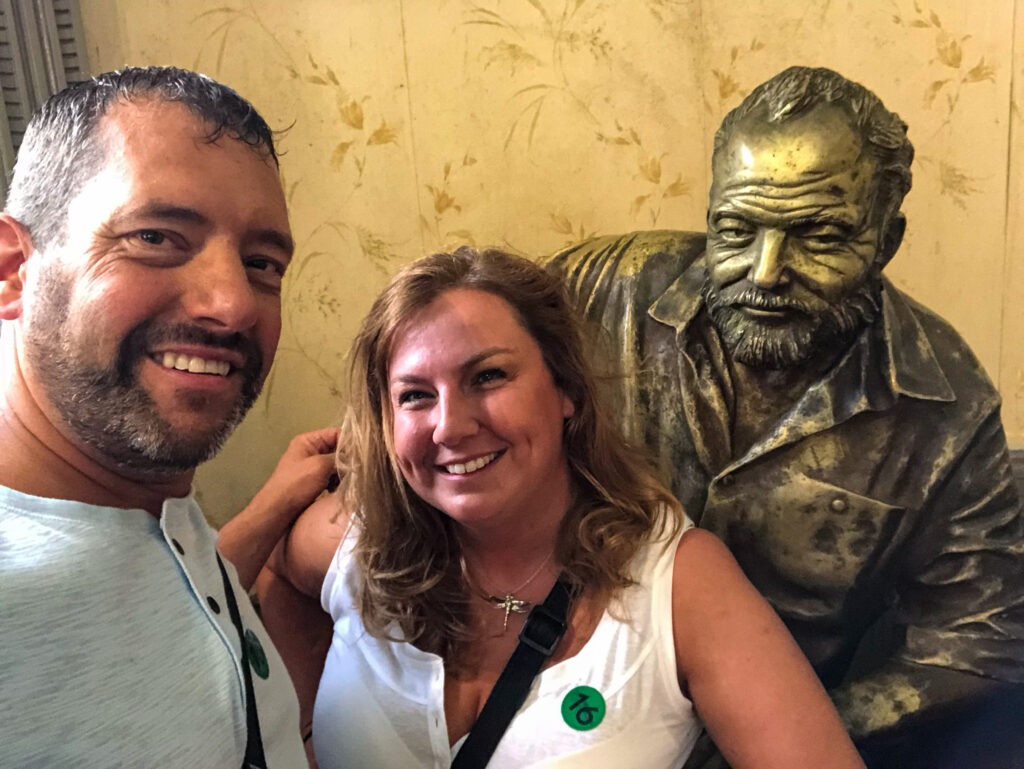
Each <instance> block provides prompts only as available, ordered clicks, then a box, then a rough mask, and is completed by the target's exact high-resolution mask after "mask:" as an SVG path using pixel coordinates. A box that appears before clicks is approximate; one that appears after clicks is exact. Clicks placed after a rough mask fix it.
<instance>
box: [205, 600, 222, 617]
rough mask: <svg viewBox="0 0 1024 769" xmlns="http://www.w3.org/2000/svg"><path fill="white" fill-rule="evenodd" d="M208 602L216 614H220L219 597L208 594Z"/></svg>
mask: <svg viewBox="0 0 1024 769" xmlns="http://www.w3.org/2000/svg"><path fill="white" fill-rule="evenodd" d="M206 602H207V603H208V604H210V608H211V609H213V613H214V614H220V604H219V603H217V599H216V598H214V597H213V596H212V595H208V596H206Z"/></svg>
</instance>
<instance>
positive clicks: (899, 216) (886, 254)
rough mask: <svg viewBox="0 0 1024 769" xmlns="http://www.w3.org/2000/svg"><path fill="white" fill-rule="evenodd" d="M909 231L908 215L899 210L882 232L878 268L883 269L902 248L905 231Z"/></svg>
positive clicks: (877, 261) (877, 260) (890, 218)
mask: <svg viewBox="0 0 1024 769" xmlns="http://www.w3.org/2000/svg"><path fill="white" fill-rule="evenodd" d="M906 231H907V217H906V216H904V215H903V212H902V211H897V212H896V213H895V214H893V215H892V216H891V217H889V221H888V222H887V223H886V226H885V232H883V233H882V237H881V238H880V239H879V243H878V256H877V257H876V259H875V263H876V264H877V265H878V269H879V270H881V269H883V268H884V267H885V266H886V265H887V264H888V263H889V260H890V259H892V258H893V256H895V254H896V252H897V251H898V250H899V248H900V244H901V243H902V242H903V233H904V232H906Z"/></svg>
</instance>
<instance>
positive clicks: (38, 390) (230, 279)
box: [0, 68, 332, 769]
mask: <svg viewBox="0 0 1024 769" xmlns="http://www.w3.org/2000/svg"><path fill="white" fill-rule="evenodd" d="M292 250H293V246H292V238H291V234H290V230H289V225H288V216H287V212H286V208H285V200H284V195H283V193H282V189H281V183H280V179H279V174H278V167H277V157H276V154H275V150H274V144H273V137H272V135H271V132H270V129H269V128H268V127H267V124H266V123H265V122H264V120H263V118H262V117H260V116H259V115H258V114H257V113H256V111H255V110H254V109H253V108H252V106H251V105H250V104H249V103H248V102H246V101H245V100H244V99H242V98H241V97H240V96H239V95H238V94H237V93H235V92H234V91H232V90H231V89H229V88H227V87H225V86H223V85H220V84H218V83H216V82H214V81H212V80H210V79H209V78H206V77H204V76H202V75H197V74H195V73H191V72H185V71H182V70H178V69H171V68H150V69H129V70H125V71H123V72H113V73H107V74H104V75H100V76H99V77H97V78H95V79H94V80H92V81H90V82H87V83H82V84H78V85H74V86H71V87H69V88H68V89H66V90H64V91H62V92H61V93H58V94H57V95H55V96H54V97H52V98H51V99H50V100H49V101H47V103H46V104H45V105H43V107H42V108H41V109H40V111H39V112H38V114H36V115H35V116H34V118H33V120H32V123H31V125H30V126H29V129H28V131H27V133H26V134H25V140H24V144H23V145H22V147H21V150H20V153H19V157H18V162H17V166H16V168H15V171H14V176H13V180H12V182H11V189H10V194H9V197H8V210H7V212H6V213H4V214H3V215H2V216H0V320H3V329H2V330H3V334H2V340H0V370H2V372H3V380H4V381H3V391H2V395H0V446H2V447H3V449H2V451H0V595H2V601H0V692H2V700H3V717H2V718H0V765H2V766H10V767H15V766H17V767H28V766H39V767H43V766H46V767H51V766H52V767H57V766H74V767H114V766H123V767H139V766H160V767H183V768H185V767H188V768H189V769H194V767H228V766H235V767H237V766H239V765H241V764H242V763H243V759H244V760H245V762H246V764H245V765H247V766H248V765H254V766H262V765H263V764H262V763H260V761H261V758H260V754H261V753H263V754H264V755H265V760H266V762H267V763H266V765H268V766H270V767H285V768H291V767H300V766H305V765H306V762H305V756H304V752H303V747H302V741H301V738H300V735H299V729H298V718H299V716H298V710H297V705H296V698H295V694H294V690H293V689H292V686H291V683H290V682H289V680H288V676H287V673H286V672H285V670H284V667H283V665H282V663H281V660H280V658H279V656H278V655H277V653H276V652H275V650H274V649H273V647H272V646H271V644H270V642H269V640H268V639H267V636H266V635H265V631H264V630H263V627H262V625H261V624H260V621H259V619H258V618H257V617H256V615H255V613H254V611H253V609H252V606H251V604H250V603H249V601H248V600H247V599H246V596H245V592H244V590H243V589H242V586H241V585H239V583H238V580H237V578H236V577H235V573H234V569H233V568H231V567H230V566H227V568H226V569H225V568H224V566H223V565H222V563H221V561H220V558H219V556H218V555H217V552H216V549H215V540H216V537H215V534H214V532H213V531H212V530H211V529H210V528H209V527H208V526H207V525H206V523H205V522H204V520H203V516H202V514H201V512H200V511H199V508H198V506H197V505H196V503H195V501H194V500H193V499H192V498H191V497H190V496H189V494H190V486H191V481H192V476H193V472H194V469H195V467H196V466H197V465H198V464H199V463H200V462H202V461H204V460H206V459H208V458H209V457H210V456H212V455H213V454H214V453H215V452H216V451H217V449H218V448H219V446H220V445H221V443H222V442H223V441H224V439H225V438H226V437H227V435H228V434H229V433H230V432H231V430H232V429H233V427H234V426H235V425H236V424H237V423H238V422H239V421H240V420H241V418H242V416H243V415H244V414H245V412H246V410H247V409H248V408H249V407H250V406H251V405H252V402H253V400H254V399H255V398H256V396H257V394H258V392H259V390H260V387H261V385H262V382H263V380H264V377H265V376H266V374H267V371H268V370H269V367H270V364H271V361H272V360H273V357H274V352H275V349H276V346H277V342H278V336H279V333H280V323H281V313H280V287H281V279H282V276H283V275H284V272H285V269H286V268H287V266H288V263H289V261H290V259H291V255H292ZM322 438H323V440H322V444H323V445H319V446H317V445H314V446H313V447H312V448H309V450H308V451H305V452H304V454H305V455H308V456H309V457H310V458H311V461H313V462H314V464H315V465H316V468H317V469H316V471H315V472H314V473H313V474H314V475H317V474H319V475H318V478H317V479H316V482H315V483H314V485H316V483H319V484H320V486H319V488H322V484H323V482H324V481H325V480H326V477H327V473H329V470H330V464H331V462H330V450H331V446H330V445H329V444H330V443H331V440H332V438H331V433H330V431H328V432H326V433H325V434H324V435H323V436H322ZM314 443H315V442H314ZM289 451H290V452H292V450H291V449H290V450H289ZM292 453H294V452H292ZM300 453H303V452H300ZM321 453H322V454H323V456H320V454H321ZM296 461H298V459H297V460H296ZM314 495H315V494H314ZM310 498H312V496H310ZM308 501H309V500H308V499H305V500H302V501H301V503H300V506H299V507H297V508H296V510H295V512H296V513H297V512H298V511H299V510H301V509H302V507H304V506H305V504H306V503H308ZM257 513H258V511H252V512H251V513H250V514H252V515H256V514H257ZM257 517H258V516H257ZM278 535H279V533H278ZM270 539H271V540H272V541H275V540H276V537H275V536H271V537H270ZM243 639H244V643H243Z"/></svg>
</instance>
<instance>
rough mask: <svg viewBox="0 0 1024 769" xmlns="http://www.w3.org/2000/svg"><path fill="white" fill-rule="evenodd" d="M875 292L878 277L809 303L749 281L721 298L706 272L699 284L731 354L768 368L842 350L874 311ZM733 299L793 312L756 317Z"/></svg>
mask: <svg viewBox="0 0 1024 769" xmlns="http://www.w3.org/2000/svg"><path fill="white" fill-rule="evenodd" d="M880 292H881V281H880V280H879V279H878V278H877V277H875V278H869V279H867V280H865V281H864V283H862V284H861V285H860V286H858V287H857V288H856V289H855V290H854V291H853V293H851V294H850V295H849V296H846V297H844V298H843V299H842V300H840V301H839V302H838V303H835V304H832V303H830V304H828V305H827V306H825V307H824V308H822V309H813V308H811V307H808V306H806V305H804V304H803V303H800V302H795V301H794V300H792V299H788V298H787V299H783V298H782V297H779V296H778V295H776V294H774V293H772V292H770V291H764V290H762V289H759V288H756V287H754V286H749V285H748V287H747V288H745V289H742V290H740V291H739V293H738V294H735V295H734V296H730V297H729V298H728V299H723V298H722V295H721V294H720V293H719V292H718V291H717V290H716V289H715V287H714V285H713V284H712V283H711V280H710V278H708V279H706V280H705V281H704V286H703V288H702V289H701V293H702V294H703V296H704V301H705V303H706V304H707V307H708V313H709V314H710V316H711V322H712V323H713V324H714V325H715V328H716V329H718V333H719V334H720V335H721V337H722V342H723V344H724V345H725V347H726V349H727V350H728V351H729V353H730V354H731V355H732V357H733V358H734V359H735V360H737V361H739V362H740V363H744V364H746V365H748V366H750V367H752V368H767V369H773V370H779V369H786V368H792V367H794V366H799V365H801V364H803V363H806V362H807V361H808V360H810V359H811V358H813V357H814V356H816V355H818V354H822V355H827V356H829V357H835V356H836V355H838V354H839V353H840V352H841V351H843V350H846V349H847V348H848V347H849V346H850V345H851V344H853V340H854V339H856V338H857V335H858V334H860V332H861V330H863V329H864V328H865V327H866V326H868V325H870V324H871V323H873V322H874V321H875V319H876V318H877V317H878V313H879V312H880V306H881V302H880ZM733 293H734V292H730V294H733ZM737 302H740V303H744V304H749V305H752V306H755V307H757V306H761V307H764V308H765V309H770V308H773V307H785V308H787V309H788V310H789V311H790V312H791V313H793V315H794V316H795V317H794V319H793V320H792V321H790V322H788V323H786V324H777V323H761V322H759V321H757V320H755V319H752V318H751V317H750V316H749V315H745V314H744V313H743V312H742V311H741V310H738V309H736V308H735V307H734V306H733V304H735V303H737Z"/></svg>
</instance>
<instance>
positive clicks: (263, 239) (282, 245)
mask: <svg viewBox="0 0 1024 769" xmlns="http://www.w3.org/2000/svg"><path fill="white" fill-rule="evenodd" d="M252 239H253V241H254V242H256V243H265V244H267V245H269V246H272V247H274V248H278V249H280V250H281V251H284V252H285V253H286V254H288V256H291V255H292V254H293V253H295V241H294V240H292V238H291V236H290V235H288V234H287V233H285V232H281V231H280V230H274V229H261V230H256V232H254V233H253V234H252Z"/></svg>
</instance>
